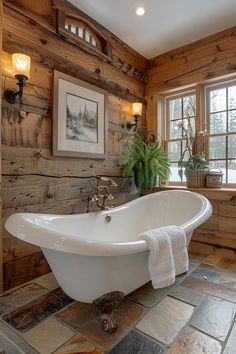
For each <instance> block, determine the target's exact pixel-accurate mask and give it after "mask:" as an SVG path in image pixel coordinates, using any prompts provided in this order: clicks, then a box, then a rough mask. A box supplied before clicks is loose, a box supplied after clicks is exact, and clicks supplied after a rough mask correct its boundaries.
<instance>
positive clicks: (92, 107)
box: [53, 71, 108, 159]
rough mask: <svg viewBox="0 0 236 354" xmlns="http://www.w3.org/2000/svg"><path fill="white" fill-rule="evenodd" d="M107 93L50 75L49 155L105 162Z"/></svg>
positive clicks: (72, 78) (56, 75) (78, 82)
mask: <svg viewBox="0 0 236 354" xmlns="http://www.w3.org/2000/svg"><path fill="white" fill-rule="evenodd" d="M107 101H108V95H107V92H106V91H105V90H103V89H101V88H99V87H96V86H94V85H91V84H88V83H86V82H84V81H81V80H79V79H77V78H74V77H72V76H69V75H66V74H63V73H61V72H58V71H54V89H53V155H54V156H65V157H84V158H95V159H105V158H106V154H107V134H108V119H107V105H108V104H107Z"/></svg>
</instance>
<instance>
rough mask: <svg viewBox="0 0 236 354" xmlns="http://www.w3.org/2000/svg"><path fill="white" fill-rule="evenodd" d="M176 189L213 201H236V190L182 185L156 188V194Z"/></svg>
mask: <svg viewBox="0 0 236 354" xmlns="http://www.w3.org/2000/svg"><path fill="white" fill-rule="evenodd" d="M175 189H181V190H190V191H192V192H196V193H200V194H202V195H204V196H205V197H207V198H208V199H211V200H225V201H226V200H236V188H224V187H222V188H188V187H186V186H180V185H179V186H178V185H176V186H174V185H169V186H166V187H155V188H154V192H159V191H164V190H175Z"/></svg>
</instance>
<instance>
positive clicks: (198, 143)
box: [178, 118, 209, 188]
mask: <svg viewBox="0 0 236 354" xmlns="http://www.w3.org/2000/svg"><path fill="white" fill-rule="evenodd" d="M178 128H179V129H181V130H182V135H183V138H184V141H185V147H184V150H183V153H182V156H181V159H180V160H179V162H178V172H179V176H180V177H181V178H182V177H183V173H185V175H186V179H187V187H189V188H202V187H205V184H206V175H207V172H208V171H209V166H208V165H207V163H206V159H205V156H204V146H205V137H206V134H207V131H206V130H202V131H200V132H199V133H198V134H196V132H194V130H193V128H192V126H191V122H190V118H187V124H186V125H185V124H184V122H180V123H179V124H178Z"/></svg>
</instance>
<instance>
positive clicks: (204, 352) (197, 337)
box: [167, 327, 221, 354]
mask: <svg viewBox="0 0 236 354" xmlns="http://www.w3.org/2000/svg"><path fill="white" fill-rule="evenodd" d="M220 353H221V345H220V343H219V342H218V341H217V340H215V339H213V338H211V337H209V336H207V335H206V334H203V333H201V332H199V331H197V330H196V329H194V328H191V327H187V328H186V329H185V330H184V331H183V332H182V333H181V335H180V336H179V337H178V339H177V340H176V341H175V343H174V344H173V345H172V347H171V349H170V350H169V351H168V353H167V354H220Z"/></svg>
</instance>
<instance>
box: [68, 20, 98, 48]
mask: <svg viewBox="0 0 236 354" xmlns="http://www.w3.org/2000/svg"><path fill="white" fill-rule="evenodd" d="M65 30H67V31H69V32H70V33H72V34H74V35H75V36H77V37H79V38H81V39H82V40H84V41H85V42H87V43H88V44H90V45H92V46H93V47H95V48H97V49H98V50H101V47H102V44H101V40H100V39H99V38H98V36H97V35H96V34H95V33H94V31H92V29H90V28H89V26H88V25H87V24H86V23H85V22H83V21H80V20H75V19H72V18H69V17H68V18H66V20H65Z"/></svg>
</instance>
